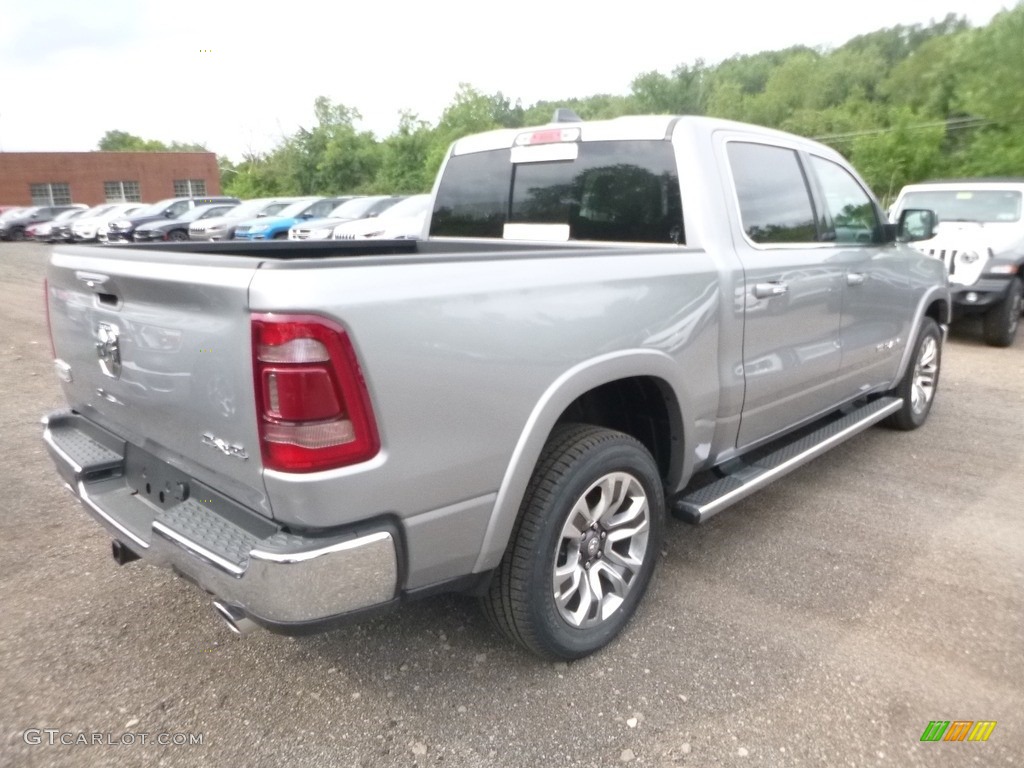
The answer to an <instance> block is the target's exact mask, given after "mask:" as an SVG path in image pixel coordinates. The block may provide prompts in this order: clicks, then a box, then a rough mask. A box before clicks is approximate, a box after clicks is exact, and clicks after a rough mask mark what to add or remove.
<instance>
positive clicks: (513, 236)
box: [44, 117, 950, 658]
mask: <svg viewBox="0 0 1024 768" xmlns="http://www.w3.org/2000/svg"><path fill="white" fill-rule="evenodd" d="M433 200H434V202H433V209H432V210H433V214H432V216H431V217H430V221H429V223H428V225H427V227H428V231H427V232H425V233H424V234H425V235H427V237H425V238H424V239H423V240H420V241H388V242H380V243H363V242H354V241H336V242H324V243H291V242H282V243H262V244H252V243H232V242H226V243H191V244H180V245H178V244H166V245H152V246H141V247H140V246H114V247H106V248H100V247H89V246H58V247H56V248H55V249H54V251H53V254H52V257H51V262H50V266H49V271H48V280H47V290H46V293H47V302H48V313H49V322H50V328H51V335H52V340H53V347H54V352H55V358H56V361H55V364H56V372H57V376H58V377H59V378H60V381H61V384H62V386H63V390H64V393H65V395H66V398H67V402H68V405H69V408H68V410H66V411H63V412H60V413H55V414H51V415H50V416H48V417H47V418H46V419H45V424H46V426H45V434H44V439H45V442H46V444H47V446H48V448H49V451H50V454H51V455H52V457H53V459H54V461H55V463H56V465H57V468H58V470H59V472H60V474H61V476H62V478H63V480H64V482H65V483H66V485H67V487H68V488H69V489H70V490H71V491H72V493H74V494H75V496H77V497H78V498H79V499H80V500H81V502H82V503H83V505H84V506H85V508H86V510H87V511H88V512H89V513H90V514H91V515H92V516H93V517H94V518H95V519H96V520H97V521H98V522H99V523H100V524H102V525H103V526H104V527H105V528H106V530H107V531H108V532H109V533H110V535H111V536H112V537H113V551H114V558H115V560H116V561H117V562H118V563H125V562H128V561H130V560H134V559H137V558H139V557H141V558H143V559H145V560H148V561H150V562H151V563H154V564H157V565H161V566H166V567H170V568H173V569H174V570H175V571H176V572H177V573H179V574H181V575H183V576H185V577H186V578H188V579H190V580H192V581H194V582H195V583H197V584H198V585H199V586H200V587H202V588H203V589H205V590H207V591H208V592H210V593H212V594H213V595H214V597H215V600H214V606H215V608H216V610H217V611H218V612H219V613H220V614H221V616H222V617H223V618H224V619H225V620H226V621H227V622H228V624H229V626H231V627H232V629H234V630H235V631H236V632H238V633H239V634H244V633H246V632H248V631H250V630H251V629H253V628H255V627H256V626H263V627H265V628H269V629H272V630H275V631H279V632H291V633H300V632H306V631H313V630H317V629H322V628H326V627H329V626H331V625H332V624H334V623H336V622H338V621H339V620H343V619H348V618H351V617H353V616H358V615H360V614H361V613H362V612H364V611H366V610H369V609H377V608H380V607H382V606H387V605H391V604H395V603H398V602H401V601H403V600H406V599H409V598H414V597H417V596H424V595H430V594H435V593H438V592H443V591H464V592H470V593H474V594H477V595H478V596H480V598H481V601H482V603H483V606H484V610H485V613H486V614H487V615H488V616H489V617H490V618H491V619H492V620H493V622H494V623H495V624H496V625H497V626H498V627H499V628H500V629H501V630H502V631H503V632H505V633H506V634H507V635H508V636H509V637H510V638H512V639H513V640H515V641H517V642H519V643H521V644H522V645H523V646H525V647H526V648H528V649H530V650H532V651H534V652H536V653H538V654H541V655H544V656H548V657H557V658H577V657H581V656H584V655H586V654H588V653H590V652H592V651H594V650H596V649H597V648H600V647H601V646H603V645H604V644H606V643H608V642H609V641H610V640H611V639H612V638H613V637H614V636H615V635H616V634H617V633H618V632H619V631H620V630H621V629H622V627H623V626H624V625H625V623H626V622H627V621H628V619H629V617H630V616H631V615H632V614H633V612H634V610H635V608H636V605H637V603H638V602H639V600H640V599H641V597H642V595H643V593H644V591H645V588H646V587H647V584H648V582H649V580H650V577H651V573H652V570H653V568H654V564H655V560H656V557H657V555H658V553H659V551H660V546H659V540H660V539H661V537H662V536H663V535H664V528H665V522H664V520H665V513H666V512H667V511H670V512H673V513H674V514H675V515H676V516H678V517H681V518H683V519H686V520H689V521H693V522H699V521H702V520H705V519H707V518H708V517H709V516H711V515H713V514H715V513H716V512H718V511H719V510H721V509H723V508H725V507H727V506H728V505H730V504H732V503H734V502H736V501H738V500H739V499H742V498H744V497H746V496H748V495H749V494H751V493H753V492H754V491H756V490H757V489H758V488H760V487H763V486H764V485H766V484H767V483H769V482H771V481H772V480H774V479H775V478H777V477H780V476H782V475H784V474H785V473H786V472H788V471H790V470H792V469H794V468H795V467H797V466H799V465H801V464H803V463H804V462H806V461H808V460H810V459H812V458H813V457H815V456H816V455H818V454H820V453H821V452H823V451H825V450H827V449H828V448H830V447H832V446H834V445H836V444H838V443H840V442H842V441H843V440H845V439H847V438H849V437H851V436H852V435H854V434H856V433H858V432H859V431H861V430H863V429H865V428H867V427H868V426H870V425H872V424H875V423H877V422H880V421H883V420H885V421H888V422H889V423H890V424H892V425H894V426H895V427H897V428H901V429H913V428H915V427H918V426H920V425H921V424H922V423H924V421H925V419H926V418H927V416H928V413H929V410H930V408H931V405H932V403H933V399H934V396H935V391H936V385H937V383H938V377H939V367H940V359H941V350H942V342H943V338H944V330H945V328H946V324H947V322H948V319H949V313H950V292H949V286H948V283H947V275H946V270H945V267H944V265H943V264H942V262H941V261H940V260H938V259H934V258H931V257H928V256H926V255H924V254H922V253H919V252H918V251H915V250H913V249H912V248H910V247H909V246H907V245H906V244H905V242H904V241H905V240H907V239H910V238H911V234H909V233H916V236H917V237H919V238H927V237H929V236H930V235H931V227H932V225H933V219H934V217H933V215H932V214H931V213H930V212H929V211H920V210H907V211H904V212H903V214H902V216H901V222H900V223H899V224H897V225H893V224H888V223H886V221H885V219H884V217H883V213H882V211H881V209H880V207H879V205H878V203H877V202H876V200H875V198H874V197H873V196H872V194H871V193H870V192H869V191H868V189H867V187H866V186H865V185H864V183H863V181H861V180H860V178H859V177H858V176H857V175H856V173H855V172H854V171H853V170H852V169H851V168H850V167H849V166H848V165H847V164H846V163H845V162H844V160H843V159H842V157H840V156H839V155H838V154H837V153H835V152H834V151H832V150H830V149H828V148H826V147H824V146H821V145H819V144H815V143H813V142H810V141H807V140H804V139H801V138H798V137H795V136H791V135H787V134H783V133H779V132H774V131H769V130H765V129H761V128H756V127H753V126H748V125H742V124H737V123H730V122H725V121H719V120H711V119H705V118H694V117H682V118H674V117H643V118H619V119H616V120H611V121H607V122H593V123H577V122H564V123H555V124H550V125H547V126H542V127H539V128H534V129H523V130H505V131H498V132H494V133H488V134H484V135H478V136H472V137H468V138H466V139H463V140H460V141H458V142H456V143H455V144H454V145H453V147H452V148H451V151H450V153H449V155H448V157H447V159H446V161H445V164H444V166H443V168H442V170H441V173H440V174H439V176H438V180H437V182H436V184H435V188H434V192H433Z"/></svg>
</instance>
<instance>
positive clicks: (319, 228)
mask: <svg viewBox="0 0 1024 768" xmlns="http://www.w3.org/2000/svg"><path fill="white" fill-rule="evenodd" d="M403 199H404V197H403V196H402V195H372V196H369V197H356V198H352V199H351V200H347V201H345V202H344V203H342V204H341V205H339V206H338V207H337V208H335V209H334V210H333V211H331V212H330V213H329V214H327V216H326V217H325V218H322V219H312V220H310V221H304V222H299V223H298V224H296V225H295V226H294V227H292V228H291V229H289V230H288V239H289V240H330V239H331V233H332V232H334V228H335V227H336V226H338V225H339V224H344V223H345V222H346V221H355V220H357V219H368V218H371V217H374V216H378V215H380V214H381V213H382V212H384V211H386V210H387V209H388V208H390V207H391V206H393V205H394V204H395V203H397V202H399V201H401V200H403Z"/></svg>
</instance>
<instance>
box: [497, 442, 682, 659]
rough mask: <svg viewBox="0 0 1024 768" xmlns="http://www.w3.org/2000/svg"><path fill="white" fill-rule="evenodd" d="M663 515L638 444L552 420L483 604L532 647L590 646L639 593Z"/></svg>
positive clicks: (616, 627) (624, 618)
mask: <svg viewBox="0 0 1024 768" xmlns="http://www.w3.org/2000/svg"><path fill="white" fill-rule="evenodd" d="M664 518H665V501H664V495H663V490H662V485H661V479H660V476H659V474H658V468H657V466H656V465H655V463H654V459H653V458H652V457H651V454H650V453H649V452H648V451H647V449H646V448H644V446H643V445H641V444H640V443H639V442H637V441H636V440H634V439H633V438H632V437H629V436H628V435H624V434H622V433H621V432H614V431H612V430H608V429H601V428H598V427H592V426H586V425H563V426H560V427H558V428H557V429H556V430H555V432H554V433H553V434H552V436H551V438H550V439H549V440H548V443H547V445H546V446H545V448H544V451H543V453H542V454H541V457H540V460H539V461H538V463H537V467H536V469H535V470H534V474H533V477H532V478H531V480H530V484H529V486H528V488H527V491H526V495H525V497H524V499H523V503H522V506H521V508H520V511H519V519H518V521H517V522H516V526H515V529H514V530H513V532H512V539H511V542H510V544H509V547H508V550H507V551H506V552H505V556H504V558H503V559H502V561H501V564H500V565H499V567H498V569H497V572H496V573H495V576H494V579H493V581H492V583H491V588H490V591H489V594H488V595H487V596H486V597H485V598H484V599H483V607H484V612H485V613H486V614H487V616H488V617H489V618H490V619H491V621H492V622H493V623H494V624H495V625H496V626H497V627H498V628H499V629H500V630H501V631H502V632H504V633H505V634H506V635H507V636H508V637H509V638H511V639H512V640H514V641H515V642H517V643H519V644H520V645H522V646H524V647H525V648H527V649H529V650H531V651H533V652H534V653H536V654H538V655H541V656H546V657H549V658H561V659H576V658H580V657H583V656H586V655H587V654H590V653H593V652H594V651H596V650H597V649H599V648H601V647H602V646H604V645H606V644H607V643H608V642H610V641H611V640H612V639H613V638H614V637H615V636H616V635H617V634H618V633H619V631H620V630H621V629H622V628H623V627H624V626H625V625H626V623H627V622H628V621H629V619H630V617H631V616H632V615H633V613H634V611H635V610H636V606H637V604H638V603H639V602H640V599H641V598H642V597H643V594H644V591H645V590H646V589H647V584H648V583H649V581H650V578H651V574H652V572H653V570H654V564H655V560H656V558H657V553H658V551H659V547H660V542H661V537H662V531H663V529H664Z"/></svg>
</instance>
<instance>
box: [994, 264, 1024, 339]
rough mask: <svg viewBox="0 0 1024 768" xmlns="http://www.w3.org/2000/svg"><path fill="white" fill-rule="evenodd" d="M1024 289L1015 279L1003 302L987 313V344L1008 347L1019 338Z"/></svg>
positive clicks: (1018, 280) (1008, 288) (1011, 282)
mask: <svg viewBox="0 0 1024 768" xmlns="http://www.w3.org/2000/svg"><path fill="white" fill-rule="evenodd" d="M1022 293H1024V288H1022V286H1021V281H1020V279H1018V278H1014V279H1012V280H1011V281H1010V285H1009V286H1008V287H1007V289H1006V295H1005V296H1004V297H1003V300H1002V301H1000V302H999V303H998V304H996V305H995V306H994V307H992V309H990V310H989V311H988V312H986V313H985V343H986V344H988V345H990V346H993V347H1008V346H1010V345H1011V344H1013V340H1014V339H1015V338H1016V336H1017V326H1018V325H1020V313H1021V304H1022V301H1024V300H1022Z"/></svg>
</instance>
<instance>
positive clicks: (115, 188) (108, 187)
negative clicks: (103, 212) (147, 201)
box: [103, 181, 142, 203]
mask: <svg viewBox="0 0 1024 768" xmlns="http://www.w3.org/2000/svg"><path fill="white" fill-rule="evenodd" d="M103 194H104V195H105V196H106V198H107V202H108V203H139V202H142V194H141V191H140V190H139V182H137V181H104V182H103Z"/></svg>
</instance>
